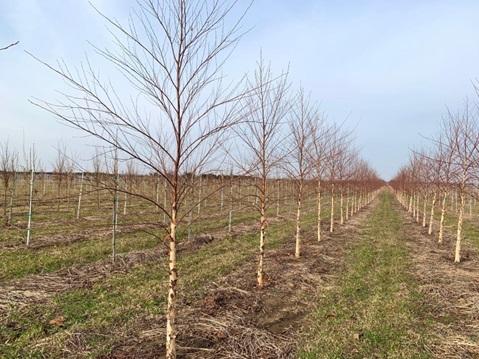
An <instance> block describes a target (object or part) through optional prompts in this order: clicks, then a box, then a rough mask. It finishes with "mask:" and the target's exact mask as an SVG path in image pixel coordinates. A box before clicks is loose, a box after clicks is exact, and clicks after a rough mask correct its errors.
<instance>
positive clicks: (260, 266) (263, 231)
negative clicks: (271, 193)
mask: <svg viewBox="0 0 479 359" xmlns="http://www.w3.org/2000/svg"><path fill="white" fill-rule="evenodd" d="M260 205H261V218H260V230H259V262H258V273H257V279H258V287H260V288H263V286H264V272H263V262H264V242H265V238H266V203H265V198H261V204H260Z"/></svg>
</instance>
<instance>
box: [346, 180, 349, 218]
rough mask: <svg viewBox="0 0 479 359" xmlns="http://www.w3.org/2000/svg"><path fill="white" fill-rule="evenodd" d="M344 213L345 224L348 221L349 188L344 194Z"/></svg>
mask: <svg viewBox="0 0 479 359" xmlns="http://www.w3.org/2000/svg"><path fill="white" fill-rule="evenodd" d="M345 213H346V222H347V221H348V220H349V188H348V190H347V192H346V210H345Z"/></svg>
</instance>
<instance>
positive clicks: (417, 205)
mask: <svg viewBox="0 0 479 359" xmlns="http://www.w3.org/2000/svg"><path fill="white" fill-rule="evenodd" d="M420 197H421V196H419V195H417V196H416V223H419V199H420Z"/></svg>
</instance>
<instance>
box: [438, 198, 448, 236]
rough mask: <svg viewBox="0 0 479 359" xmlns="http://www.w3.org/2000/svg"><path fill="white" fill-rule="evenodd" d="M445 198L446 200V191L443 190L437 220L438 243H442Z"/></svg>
mask: <svg viewBox="0 0 479 359" xmlns="http://www.w3.org/2000/svg"><path fill="white" fill-rule="evenodd" d="M446 200H447V191H444V193H443V197H442V205H441V219H440V221H439V237H438V239H437V242H438V243H442V241H443V238H444V217H445V215H446Z"/></svg>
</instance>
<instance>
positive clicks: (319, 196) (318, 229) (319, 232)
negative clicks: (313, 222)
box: [317, 179, 321, 242]
mask: <svg viewBox="0 0 479 359" xmlns="http://www.w3.org/2000/svg"><path fill="white" fill-rule="evenodd" d="M317 232H318V234H317V235H318V242H319V241H321V180H320V179H318V218H317Z"/></svg>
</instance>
